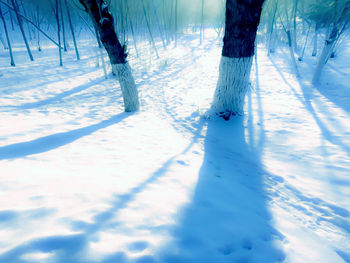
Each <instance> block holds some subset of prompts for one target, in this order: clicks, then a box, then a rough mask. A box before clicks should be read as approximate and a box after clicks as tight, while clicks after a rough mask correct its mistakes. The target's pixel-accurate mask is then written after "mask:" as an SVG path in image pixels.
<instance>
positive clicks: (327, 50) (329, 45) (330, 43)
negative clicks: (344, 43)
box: [312, 24, 338, 84]
mask: <svg viewBox="0 0 350 263" xmlns="http://www.w3.org/2000/svg"><path fill="white" fill-rule="evenodd" d="M337 35H338V27H337V25H336V24H335V25H334V26H333V30H332V32H331V34H330V35H329V37H328V38H327V40H326V42H325V45H324V48H323V50H322V53H321V56H320V57H319V59H318V62H317V66H316V70H315V73H314V75H313V78H312V83H313V84H317V83H318V82H319V80H320V77H321V73H322V70H323V68H324V65H326V63H327V59H328V57H329V55H330V54H331V52H332V50H333V47H334V44H335V42H336V39H337Z"/></svg>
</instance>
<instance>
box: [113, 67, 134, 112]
mask: <svg viewBox="0 0 350 263" xmlns="http://www.w3.org/2000/svg"><path fill="white" fill-rule="evenodd" d="M112 69H113V72H114V73H115V74H116V75H117V77H118V80H119V83H120V87H121V89H122V94H123V100H124V107H125V111H126V112H131V111H137V110H138V109H139V96H138V92H137V88H136V85H135V81H134V78H133V76H132V74H131V68H130V66H129V64H128V63H126V64H112Z"/></svg>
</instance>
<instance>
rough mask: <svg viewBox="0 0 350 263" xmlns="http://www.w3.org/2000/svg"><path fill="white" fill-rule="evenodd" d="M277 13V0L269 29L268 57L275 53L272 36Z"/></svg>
mask: <svg viewBox="0 0 350 263" xmlns="http://www.w3.org/2000/svg"><path fill="white" fill-rule="evenodd" d="M276 13H277V0H276V1H275V5H274V8H273V15H272V17H271V20H270V24H269V29H268V43H267V55H268V56H269V55H270V54H271V53H273V52H274V50H273V47H272V35H273V30H274V26H275V19H276Z"/></svg>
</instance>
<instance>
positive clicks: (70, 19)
mask: <svg viewBox="0 0 350 263" xmlns="http://www.w3.org/2000/svg"><path fill="white" fill-rule="evenodd" d="M64 3H65V6H66V11H67V17H68V23H69V28H70V31H71V33H72V38H73V43H74V49H75V55H76V57H77V60H80V56H79V51H78V45H77V41H76V39H75V33H74V27H73V23H72V17H71V15H70V11H69V6H68V2H67V0H64Z"/></svg>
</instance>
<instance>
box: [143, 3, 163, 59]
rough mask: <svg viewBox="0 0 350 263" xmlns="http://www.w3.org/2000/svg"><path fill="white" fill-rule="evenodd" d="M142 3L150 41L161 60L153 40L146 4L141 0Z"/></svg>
mask: <svg viewBox="0 0 350 263" xmlns="http://www.w3.org/2000/svg"><path fill="white" fill-rule="evenodd" d="M141 1H142V8H143V14H144V16H145V19H146V23H147V28H148V32H149V36H150V40H151V43H152V46H153V49H154V51H155V52H156V55H157V58H159V55H158V50H157V47H156V44H155V42H154V38H153V34H152V30H151V25H150V22H149V19H148V16H147V12H146V7H145V3H144V1H143V0H141Z"/></svg>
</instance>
